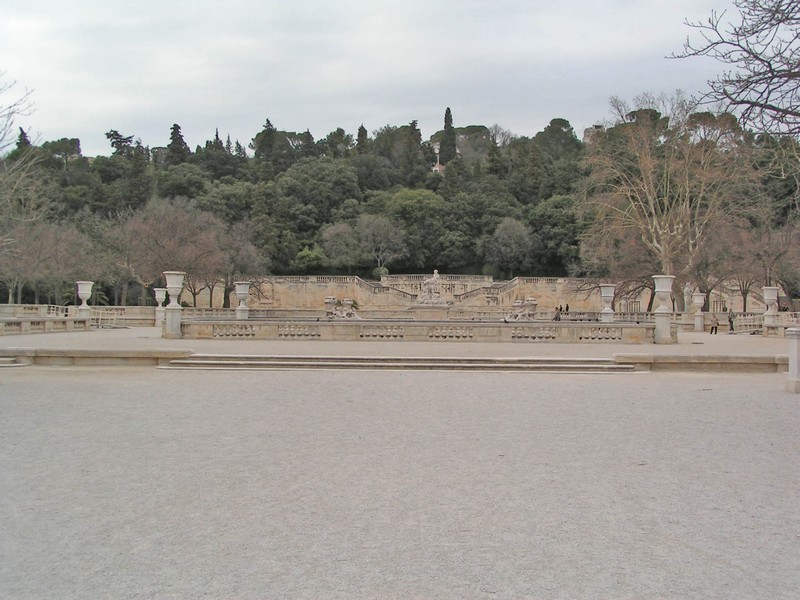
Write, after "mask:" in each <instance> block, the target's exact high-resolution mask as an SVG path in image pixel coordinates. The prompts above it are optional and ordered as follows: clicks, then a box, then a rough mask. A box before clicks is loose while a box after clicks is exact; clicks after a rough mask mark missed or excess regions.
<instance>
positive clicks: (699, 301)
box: [692, 292, 706, 312]
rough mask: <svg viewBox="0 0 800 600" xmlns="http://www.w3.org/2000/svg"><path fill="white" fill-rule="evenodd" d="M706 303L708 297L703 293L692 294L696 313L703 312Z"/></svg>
mask: <svg viewBox="0 0 800 600" xmlns="http://www.w3.org/2000/svg"><path fill="white" fill-rule="evenodd" d="M705 303H706V295H705V294H704V293H703V292H695V293H694V294H692V306H694V309H695V312H703V305H704V304H705Z"/></svg>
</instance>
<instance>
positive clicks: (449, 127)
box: [439, 106, 456, 165]
mask: <svg viewBox="0 0 800 600" xmlns="http://www.w3.org/2000/svg"><path fill="white" fill-rule="evenodd" d="M455 157H456V130H455V129H453V113H451V112H450V107H449V106H448V107H447V110H445V111H444V134H443V135H442V143H441V144H440V145H439V162H440V163H441V164H443V165H446V164H447V163H448V162H450V161H451V160H453V159H454V158H455Z"/></svg>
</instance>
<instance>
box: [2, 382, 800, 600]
mask: <svg viewBox="0 0 800 600" xmlns="http://www.w3.org/2000/svg"><path fill="white" fill-rule="evenodd" d="M784 380H785V375H784V374H767V375H752V374H747V375H743V374H742V375H738V374H696V373H694V374H693V373H680V374H677V373H636V374H625V375H546V374H522V373H482V374H474V373H452V372H445V373H420V372H375V371H359V372H339V371H309V372H302V373H301V372H281V371H271V372H253V373H250V372H248V373H244V372H207V371H204V372H176V371H159V370H156V369H143V368H116V367H107V368H103V369H88V368H40V367H25V368H22V369H3V370H2V371H0V457H1V458H0V460H1V461H2V463H0V596H1V597H3V598H12V599H17V598H59V599H69V598H203V597H206V598H342V599H345V598H346V599H359V598H436V599H446V598H469V599H472V598H479V599H481V598H510V599H517V598H537V599H539V598H542V599H547V598H564V599H567V598H570V599H573V598H598V599H609V598H629V599H637V600H640V599H655V598H697V599H701V598H702V599H709V598H735V599H739V600H741V599H748V598H769V599H784V598H786V599H788V598H797V597H798V595H797V594H798V590H799V589H800V511H799V510H798V499H799V498H800V485H799V484H798V477H799V476H800V450H799V449H798V443H797V439H798V437H797V436H798V431H800V402H798V397H797V395H794V394H788V393H786V392H784V391H783V385H784Z"/></svg>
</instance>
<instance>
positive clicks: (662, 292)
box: [653, 275, 675, 313]
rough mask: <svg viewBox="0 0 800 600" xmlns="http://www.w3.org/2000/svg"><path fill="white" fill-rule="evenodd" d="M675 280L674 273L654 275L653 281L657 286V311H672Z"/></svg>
mask: <svg viewBox="0 0 800 600" xmlns="http://www.w3.org/2000/svg"><path fill="white" fill-rule="evenodd" d="M673 281H675V276H674V275H653V282H654V283H655V288H656V299H657V300H658V303H659V304H658V308H657V309H656V310H655V312H657V313H671V312H672V282H673Z"/></svg>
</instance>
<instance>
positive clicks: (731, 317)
mask: <svg viewBox="0 0 800 600" xmlns="http://www.w3.org/2000/svg"><path fill="white" fill-rule="evenodd" d="M735 318H736V313H735V312H733V310H731V312H729V313H728V325H730V327H731V333H733V320H734V319H735Z"/></svg>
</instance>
